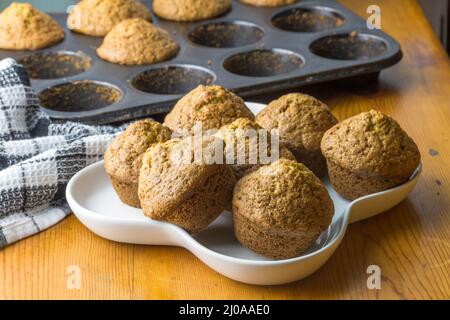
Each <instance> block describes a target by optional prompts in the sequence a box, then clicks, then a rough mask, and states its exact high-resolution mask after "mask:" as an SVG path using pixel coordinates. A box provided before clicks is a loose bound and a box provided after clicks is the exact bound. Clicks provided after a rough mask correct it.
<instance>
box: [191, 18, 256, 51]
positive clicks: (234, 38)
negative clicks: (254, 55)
mask: <svg viewBox="0 0 450 320" xmlns="http://www.w3.org/2000/svg"><path fill="white" fill-rule="evenodd" d="M263 37H264V31H263V30H262V29H261V28H260V27H258V26H257V25H255V24H253V23H249V22H245V21H233V22H227V21H224V22H215V23H209V24H203V25H201V26H198V27H196V28H195V29H194V30H193V31H192V32H191V33H190V34H189V40H191V41H192V42H193V43H196V44H198V45H201V46H205V47H214V48H233V47H240V46H245V45H248V44H252V43H255V42H258V41H259V40H261V39H262V38H263Z"/></svg>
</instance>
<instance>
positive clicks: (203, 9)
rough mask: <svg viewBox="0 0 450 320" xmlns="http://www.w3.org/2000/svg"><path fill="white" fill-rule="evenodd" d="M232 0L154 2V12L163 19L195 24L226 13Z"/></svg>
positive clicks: (168, 0)
mask: <svg viewBox="0 0 450 320" xmlns="http://www.w3.org/2000/svg"><path fill="white" fill-rule="evenodd" d="M230 8H231V1H230V0H154V1H153V11H154V12H155V14H156V15H157V16H159V17H161V18H163V19H166V20H172V21H185V22H193V21H199V20H205V19H211V18H214V17H217V16H220V15H222V14H224V13H226V12H227V11H228V10H230Z"/></svg>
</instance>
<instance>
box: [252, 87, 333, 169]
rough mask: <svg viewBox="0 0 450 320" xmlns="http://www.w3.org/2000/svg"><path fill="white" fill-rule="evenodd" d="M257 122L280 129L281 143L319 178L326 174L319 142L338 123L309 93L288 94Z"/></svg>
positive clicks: (265, 111) (268, 127)
mask: <svg viewBox="0 0 450 320" xmlns="http://www.w3.org/2000/svg"><path fill="white" fill-rule="evenodd" d="M256 122H257V123H258V124H259V125H261V126H262V127H263V128H265V129H267V130H272V129H278V130H279V133H278V134H279V135H280V141H281V142H282V143H283V144H284V145H286V147H287V148H288V149H289V150H291V152H292V153H293V154H294V156H295V157H296V158H297V160H298V161H299V162H301V163H303V164H304V165H306V166H307V167H308V168H309V169H310V170H311V171H312V172H314V174H315V175H316V176H318V177H322V176H324V175H325V174H326V173H327V166H326V161H325V158H324V157H323V156H322V153H321V151H320V141H321V140H322V136H323V134H324V132H325V131H327V130H328V129H330V128H331V127H332V126H334V125H335V124H336V123H337V120H336V118H335V117H334V116H333V114H332V113H331V111H330V109H329V108H328V107H327V106H326V105H325V104H324V103H323V102H321V101H319V100H317V99H315V98H314V97H311V96H309V95H306V94H301V93H291V94H287V95H284V96H282V97H280V98H279V99H277V100H274V101H272V102H271V103H270V104H269V105H268V106H267V107H266V108H264V109H263V110H262V111H261V112H260V113H259V114H258V115H257V116H256Z"/></svg>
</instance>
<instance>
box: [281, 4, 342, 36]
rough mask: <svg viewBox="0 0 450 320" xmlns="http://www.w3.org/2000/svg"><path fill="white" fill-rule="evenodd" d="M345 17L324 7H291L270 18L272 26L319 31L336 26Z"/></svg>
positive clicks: (340, 23)
mask: <svg viewBox="0 0 450 320" xmlns="http://www.w3.org/2000/svg"><path fill="white" fill-rule="evenodd" d="M344 21H345V19H344V17H342V16H341V15H340V14H339V13H337V12H336V11H334V10H332V9H329V8H326V7H311V8H292V9H288V10H284V11H282V12H280V13H278V14H276V15H275V16H274V17H273V18H272V24H273V26H274V27H276V28H278V29H282V30H287V31H295V32H319V31H325V30H330V29H334V28H337V27H339V26H341V25H342V24H343V23H344Z"/></svg>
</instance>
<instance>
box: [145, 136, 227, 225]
mask: <svg viewBox="0 0 450 320" xmlns="http://www.w3.org/2000/svg"><path fill="white" fill-rule="evenodd" d="M187 139H191V137H188V138H184V139H172V140H169V141H167V142H164V143H158V144H155V145H153V146H152V147H150V148H149V149H148V150H147V152H146V153H145V156H144V158H143V161H142V167H141V170H140V176H139V199H140V201H141V204H142V208H143V210H144V214H145V215H147V216H149V217H151V218H152V219H156V220H163V221H167V222H171V223H174V224H176V225H178V226H180V227H182V228H184V229H186V230H188V231H189V232H192V233H195V232H198V231H200V230H202V229H204V228H206V227H207V226H208V225H209V224H210V223H211V222H212V221H214V219H216V218H217V217H218V216H219V215H220V214H221V213H222V212H223V211H224V210H226V209H228V207H229V203H230V202H231V198H232V191H233V187H234V184H235V182H236V181H235V179H234V176H233V172H232V171H231V169H230V168H229V167H228V166H226V165H221V164H207V163H206V162H205V161H192V162H187V161H186V159H187V158H184V157H185V156H186V155H187V156H188V158H189V157H193V152H194V151H193V150H194V149H193V148H192V147H189V146H192V145H189V143H188V140H187ZM211 139H213V138H212V137H209V138H206V139H204V140H203V141H202V145H203V149H207V148H212V146H213V145H212V143H211V141H213V140H211ZM211 150H212V152H214V149H211ZM192 159H193V158H192Z"/></svg>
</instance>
